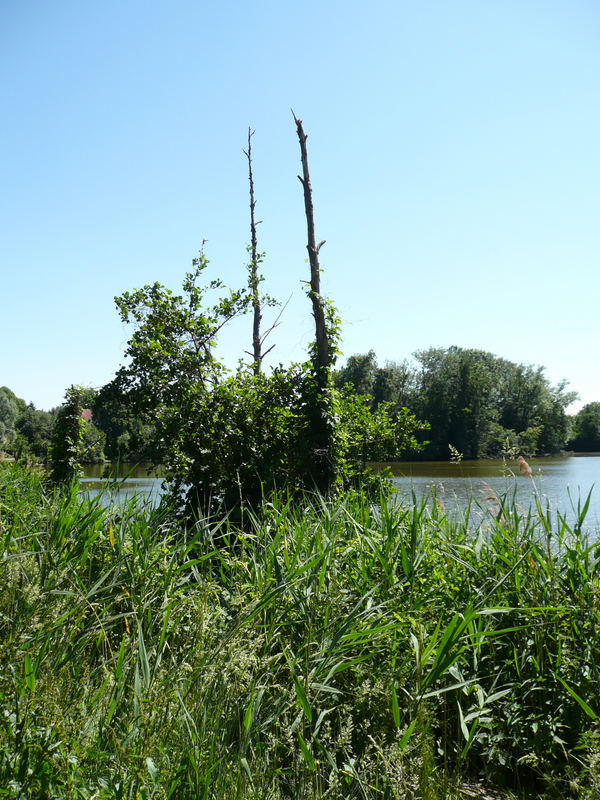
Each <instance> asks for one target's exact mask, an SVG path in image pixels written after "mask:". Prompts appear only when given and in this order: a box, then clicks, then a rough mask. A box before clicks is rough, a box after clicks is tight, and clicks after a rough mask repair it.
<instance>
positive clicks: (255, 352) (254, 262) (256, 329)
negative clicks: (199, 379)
mask: <svg viewBox="0 0 600 800" xmlns="http://www.w3.org/2000/svg"><path fill="white" fill-rule="evenodd" d="M253 136H254V131H251V130H250V128H248V149H247V150H244V154H245V155H246V157H247V158H248V180H249V182H250V264H249V266H248V272H249V273H250V281H249V283H250V291H251V293H252V309H253V311H254V320H253V324H252V357H253V359H254V374H255V375H258V373H259V372H260V370H261V365H262V360H263V354H262V340H261V337H260V322H261V319H262V311H261V307H260V292H259V291H258V285H259V283H260V277H259V275H258V258H259V256H258V246H257V239H256V220H255V217H254V208H255V206H256V201H255V199H254V178H253V175H252V137H253Z"/></svg>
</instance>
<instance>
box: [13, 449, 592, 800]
mask: <svg viewBox="0 0 600 800" xmlns="http://www.w3.org/2000/svg"><path fill="white" fill-rule="evenodd" d="M498 503H499V505H500V508H501V510H500V513H494V514H487V513H485V514H484V517H483V521H482V527H480V528H477V527H475V528H472V527H469V525H468V524H467V523H466V522H456V521H451V520H450V519H448V518H446V517H445V516H444V515H443V514H442V513H441V512H440V511H439V508H438V506H437V505H436V504H435V503H433V504H431V505H429V504H428V503H427V499H426V498H424V499H423V500H422V501H421V500H417V499H416V498H414V503H413V505H412V506H410V507H401V506H399V505H396V504H394V503H393V502H390V501H389V499H388V498H386V497H385V496H382V497H381V498H380V500H379V502H377V503H370V502H369V501H368V500H367V499H366V498H365V497H364V496H361V495H360V494H355V493H350V494H348V495H347V496H345V497H338V498H337V499H335V500H332V501H325V500H323V499H320V498H318V497H314V498H313V501H312V503H311V502H308V499H307V497H306V496H304V502H303V503H300V504H289V503H285V502H283V501H277V500H276V499H272V501H271V502H269V503H267V504H265V505H264V506H262V507H261V508H260V509H257V511H256V514H254V515H251V516H250V521H251V526H250V527H247V528H246V529H245V530H244V531H241V530H239V529H236V528H234V527H232V526H231V524H230V522H229V521H228V520H218V519H214V520H213V521H212V522H211V523H206V522H201V523H197V524H194V525H192V526H190V527H189V528H181V527H174V526H173V523H170V522H169V521H168V518H167V516H166V511H165V509H149V508H144V507H140V506H136V505H135V504H133V503H129V504H125V505H123V506H121V507H118V508H115V507H113V508H110V507H103V505H102V503H101V500H100V499H98V500H94V501H89V500H85V499H81V498H79V497H78V496H77V494H76V492H74V491H71V490H68V489H67V490H66V491H61V492H54V493H48V491H47V490H46V489H45V488H44V486H43V483H42V480H41V476H40V475H39V474H38V473H37V472H33V471H26V470H24V469H23V468H21V467H20V466H19V465H16V464H15V465H7V464H0V543H1V546H2V548H3V550H2V555H1V557H0V581H1V583H2V586H3V592H2V594H1V595H0V703H1V707H2V708H1V710H2V714H1V717H0V719H1V720H2V724H1V725H0V797H6V798H9V797H10V798H13V797H19V798H40V797H52V798H56V799H57V800H60V798H71V797H89V798H91V797H97V798H103V799H104V800H108V799H109V798H112V799H113V800H114V799H115V798H125V797H131V798H134V797H147V798H154V800H166V798H182V800H186V799H187V798H189V800H192V798H197V797H206V798H212V800H225V799H227V800H230V799H231V798H242V797H243V798H257V800H258V798H266V797H268V798H271V799H272V800H283V798H289V797H305V798H311V799H312V800H318V799H319V800H321V799H322V800H325V798H329V800H342V798H344V800H345V799H346V798H362V800H375V798H381V797H386V798H390V800H392V799H393V798H396V799H397V800H399V799H400V798H409V799H410V798H412V800H417V798H423V797H438V798H450V799H451V800H458V798H459V797H461V796H464V795H462V793H461V791H460V787H461V781H462V780H463V779H471V780H473V779H475V778H477V779H479V778H487V779H488V781H492V782H493V783H496V784H497V785H504V786H507V787H509V788H512V790H513V791H514V792H515V793H518V795H519V796H525V793H526V792H527V793H528V796H529V797H536V798H543V797H546V798H562V800H565V798H568V797H585V798H589V800H591V798H592V797H595V796H596V792H597V787H598V785H599V783H598V776H599V774H600V771H599V768H598V751H599V744H598V742H599V735H598V714H599V713H600V684H599V682H598V674H597V670H596V668H595V664H597V663H598V661H599V659H600V634H599V631H600V625H599V622H600V620H599V619H598V616H599V613H600V607H599V604H598V586H597V579H596V577H595V576H596V575H597V570H598V558H599V552H598V546H597V543H596V542H595V541H593V540H588V539H587V538H586V536H585V535H584V534H583V533H582V529H583V521H584V519H585V513H586V508H587V503H586V501H585V499H582V501H581V503H580V505H579V508H578V515H577V518H576V520H575V523H574V524H573V525H571V526H568V525H567V523H566V522H565V520H564V519H563V518H562V517H560V516H557V517H556V519H545V522H543V524H542V520H541V519H540V518H539V517H538V516H537V513H536V511H535V510H533V512H531V511H530V512H529V513H527V512H523V511H522V510H521V509H519V508H518V507H516V506H515V505H514V503H513V502H512V500H511V497H510V495H509V496H507V497H501V498H498ZM482 512H485V509H482ZM471 519H473V516H471ZM544 526H548V527H549V528H550V531H549V535H550V537H551V546H550V547H549V548H547V547H546V540H545V539H546V537H545V535H544ZM216 542H218V543H219V547H216V546H215V543H216ZM226 542H228V546H225V545H224V543H226ZM493 794H494V796H495V795H496V794H497V793H496V792H494V793H493ZM469 796H472V795H469ZM513 796H514V795H513Z"/></svg>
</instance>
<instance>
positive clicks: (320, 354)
mask: <svg viewBox="0 0 600 800" xmlns="http://www.w3.org/2000/svg"><path fill="white" fill-rule="evenodd" d="M292 115H293V117H294V121H295V123H296V130H297V132H298V140H299V141H300V156H301V159H302V175H298V178H299V180H300V183H301V184H302V187H303V189H304V210H305V212H306V227H307V230H308V244H307V245H306V249H307V250H308V261H309V263H310V291H309V293H308V294H309V297H310V299H311V302H312V309H313V316H314V318H315V334H316V336H315V341H316V348H315V371H316V373H317V381H318V383H319V384H321V385H324V384H325V383H326V382H327V376H328V373H329V367H330V365H331V350H330V346H329V337H328V334H327V325H326V322H325V302H324V300H323V298H322V296H321V268H320V266H319V250H320V249H321V247H322V246H323V245H324V244H325V240H323V241H322V242H319V244H317V242H316V239H315V219H314V210H313V201H312V187H311V185H310V173H309V171H308V153H307V150H306V139H307V138H308V137H307V135H306V134H305V133H304V128H303V127H302V120H301V119H298V118H297V117H296V115H295V114H294V112H293V111H292Z"/></svg>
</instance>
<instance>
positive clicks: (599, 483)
mask: <svg viewBox="0 0 600 800" xmlns="http://www.w3.org/2000/svg"><path fill="white" fill-rule="evenodd" d="M529 465H530V467H531V469H532V472H533V482H534V483H535V487H536V488H537V492H538V495H539V497H540V499H541V501H542V505H543V507H544V509H545V508H546V504H547V503H549V505H550V509H551V511H552V513H553V516H554V518H555V512H556V511H560V512H561V513H562V514H566V516H567V518H568V519H573V516H574V515H573V510H572V503H571V500H572V501H573V503H574V504H575V506H576V505H577V501H578V499H579V498H581V503H582V504H583V503H584V501H585V499H586V498H587V495H588V493H589V492H590V490H592V497H591V501H590V506H589V509H588V513H587V516H586V529H587V530H590V531H598V532H600V455H593V456H570V457H561V458H532V459H530V460H529ZM386 466H389V467H390V469H391V471H392V473H393V474H394V482H395V483H396V485H397V487H398V492H399V494H400V496H401V497H402V498H405V499H407V500H410V498H411V493H412V491H413V490H414V492H415V493H416V495H417V496H421V495H422V494H423V492H430V491H431V490H432V489H433V490H434V491H435V493H436V496H437V497H438V498H440V499H441V500H442V502H443V504H444V507H445V508H446V510H447V511H448V512H449V513H460V512H461V511H462V510H463V509H464V508H465V506H466V504H467V503H468V501H469V498H470V497H473V498H475V499H476V500H478V501H479V502H480V503H482V504H483V505H485V503H486V498H490V497H491V494H492V493H493V494H495V495H496V496H502V495H504V494H506V493H509V494H510V495H511V496H512V494H513V492H515V491H516V501H517V503H518V504H519V505H520V506H521V507H523V508H524V509H528V508H529V507H530V506H532V505H534V504H535V489H534V486H533V483H532V480H531V479H530V478H527V477H525V476H523V475H521V474H520V473H519V466H518V464H517V462H516V461H492V460H482V461H461V462H460V463H458V464H452V463H449V462H440V461H421V462H405V463H395V464H388V465H386ZM594 485H596V488H595V489H593V487H594ZM569 495H570V496H569Z"/></svg>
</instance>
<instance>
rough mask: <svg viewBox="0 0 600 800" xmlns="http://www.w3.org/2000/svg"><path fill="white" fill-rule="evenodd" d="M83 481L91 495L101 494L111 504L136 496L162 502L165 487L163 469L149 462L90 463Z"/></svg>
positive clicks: (86, 466)
mask: <svg viewBox="0 0 600 800" xmlns="http://www.w3.org/2000/svg"><path fill="white" fill-rule="evenodd" d="M80 483H81V488H82V490H83V491H84V492H85V493H86V494H87V495H88V497H96V496H97V495H99V494H101V495H102V504H103V505H107V506H108V505H113V504H115V503H123V502H125V501H127V500H130V499H131V498H133V497H134V496H135V497H139V498H140V499H141V500H143V501H146V500H147V501H149V502H150V503H152V504H158V503H159V502H160V498H161V496H162V491H163V479H162V476H161V472H160V470H159V469H152V467H151V466H150V465H149V464H118V465H117V464H86V465H85V467H84V477H83V478H82V479H81V481H80Z"/></svg>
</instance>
